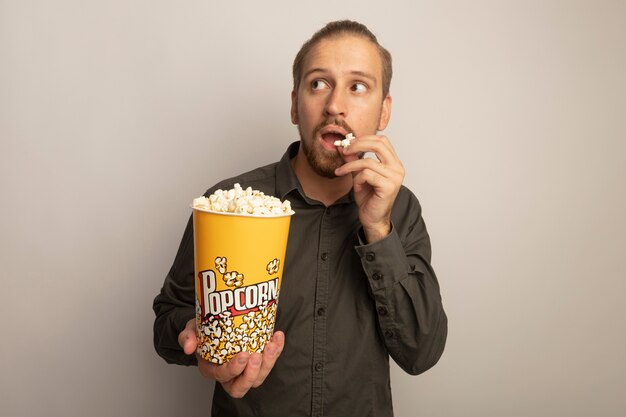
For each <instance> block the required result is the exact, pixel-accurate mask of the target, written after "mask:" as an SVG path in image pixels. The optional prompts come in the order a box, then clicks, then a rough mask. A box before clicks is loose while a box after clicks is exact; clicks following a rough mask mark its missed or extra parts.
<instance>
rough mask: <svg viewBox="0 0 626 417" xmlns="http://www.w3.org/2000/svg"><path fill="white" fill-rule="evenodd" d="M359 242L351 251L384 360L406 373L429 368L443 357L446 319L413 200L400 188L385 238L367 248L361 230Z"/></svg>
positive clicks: (410, 194)
mask: <svg viewBox="0 0 626 417" xmlns="http://www.w3.org/2000/svg"><path fill="white" fill-rule="evenodd" d="M359 240H360V246H357V247H356V251H357V253H358V255H359V256H360V258H361V264H362V265H363V269H364V271H365V273H366V275H367V277H368V281H369V287H370V292H371V295H372V297H373V300H374V303H375V309H376V312H377V316H378V327H379V330H380V333H381V337H382V339H383V341H384V343H385V346H386V348H387V351H388V353H389V355H390V356H391V357H392V358H393V359H394V361H395V362H396V363H397V364H398V365H399V366H400V367H401V368H402V369H403V370H404V371H405V372H407V373H409V374H412V375H417V374H420V373H422V372H424V371H426V370H428V369H430V368H431V367H432V366H434V365H435V364H436V363H437V361H438V360H439V358H440V357H441V355H442V353H443V350H444V346H445V343H446V337H447V330H448V320H447V317H446V314H445V312H444V310H443V305H442V301H441V294H440V289H439V283H438V281H437V277H436V276H435V272H434V271H433V268H432V266H431V264H430V258H431V248H430V238H429V236H428V233H427V231H426V225H425V224H424V220H423V218H422V213H421V207H420V205H419V202H418V201H417V198H416V197H415V196H414V195H413V194H412V193H411V192H410V191H409V190H408V189H406V188H404V187H403V189H402V191H401V193H400V194H399V195H398V198H396V203H395V205H394V210H393V213H392V230H391V233H390V234H389V235H388V236H387V237H385V238H384V239H382V240H380V241H378V242H375V243H372V244H367V243H366V240H365V236H364V234H363V231H362V230H361V232H360V233H359Z"/></svg>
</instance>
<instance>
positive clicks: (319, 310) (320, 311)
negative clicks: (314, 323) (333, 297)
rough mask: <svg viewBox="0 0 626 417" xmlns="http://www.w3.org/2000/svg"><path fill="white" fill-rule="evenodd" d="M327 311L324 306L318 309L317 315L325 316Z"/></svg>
mask: <svg viewBox="0 0 626 417" xmlns="http://www.w3.org/2000/svg"><path fill="white" fill-rule="evenodd" d="M325 313H326V309H325V308H324V307H320V308H318V309H317V315H318V316H323V315H324V314H325Z"/></svg>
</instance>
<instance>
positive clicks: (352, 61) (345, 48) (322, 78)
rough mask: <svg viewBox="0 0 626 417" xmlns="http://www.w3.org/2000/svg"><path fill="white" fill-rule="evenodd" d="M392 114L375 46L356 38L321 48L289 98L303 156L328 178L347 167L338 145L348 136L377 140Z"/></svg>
mask: <svg viewBox="0 0 626 417" xmlns="http://www.w3.org/2000/svg"><path fill="white" fill-rule="evenodd" d="M390 110H391V97H389V96H388V97H385V98H384V100H383V96H382V62H381V58H380V55H379V53H378V49H377V48H376V45H374V44H373V43H371V42H370V41H369V40H367V39H365V38H362V37H357V36H352V35H345V36H340V37H337V38H331V39H324V40H322V41H320V42H318V43H317V44H316V45H315V46H314V47H313V48H312V49H311V50H310V51H309V53H308V54H307V56H306V57H305V59H304V65H303V67H302V78H301V79H300V85H299V86H298V90H297V91H294V92H292V94H291V121H292V122H293V123H294V124H297V125H298V131H299V132H300V139H301V144H302V146H301V148H302V151H303V153H304V155H305V156H306V160H307V161H308V163H309V165H311V167H312V168H313V170H314V171H315V172H316V173H317V174H319V175H321V176H324V177H328V178H334V177H335V174H334V171H335V169H336V168H338V167H339V166H341V165H343V163H344V162H343V159H342V157H341V155H340V154H339V151H338V150H337V147H336V146H335V145H334V142H335V141H336V140H341V139H343V138H344V137H345V136H346V134H348V133H353V134H354V136H356V137H359V136H363V135H373V134H376V132H377V131H378V130H383V129H384V128H385V127H386V126H387V122H388V121H389V115H390Z"/></svg>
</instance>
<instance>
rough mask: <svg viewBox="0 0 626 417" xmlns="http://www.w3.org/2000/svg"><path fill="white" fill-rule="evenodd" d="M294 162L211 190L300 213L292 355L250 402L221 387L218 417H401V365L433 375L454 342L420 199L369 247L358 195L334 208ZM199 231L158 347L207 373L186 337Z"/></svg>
mask: <svg viewBox="0 0 626 417" xmlns="http://www.w3.org/2000/svg"><path fill="white" fill-rule="evenodd" d="M298 145H299V143H298V142H296V143H293V144H292V145H291V146H290V147H289V149H288V150H287V152H286V153H285V155H284V156H283V158H282V159H281V160H280V161H279V162H277V163H274V164H271V165H268V166H265V167H261V168H258V169H255V170H253V171H250V172H248V173H245V174H242V175H240V176H237V177H235V178H231V179H229V180H226V181H222V182H220V183H219V184H217V185H215V187H212V188H211V189H209V190H208V191H207V192H206V194H205V195H209V194H211V193H212V192H213V191H214V190H216V189H218V188H221V189H230V188H232V187H233V185H234V184H235V183H240V184H241V185H242V186H243V187H244V188H246V187H248V186H250V187H252V188H253V189H258V190H260V191H263V192H264V193H265V194H267V195H273V196H276V197H279V198H280V199H281V200H282V199H288V200H289V201H290V202H291V205H292V208H293V209H294V211H295V215H294V216H292V220H291V228H290V232H289V239H288V245H287V254H286V257H285V263H284V272H283V277H282V284H281V289H280V300H279V304H278V313H277V319H276V326H275V329H276V330H282V331H284V332H285V347H284V350H283V352H282V354H281V356H280V357H279V358H278V360H277V362H276V365H275V366H274V369H273V370H272V371H271V373H270V374H269V376H268V377H267V379H266V380H265V382H264V383H263V384H262V385H261V386H260V387H258V388H254V389H251V390H250V391H249V392H248V393H247V394H246V395H245V397H244V398H242V399H233V398H231V397H230V396H229V395H228V394H227V393H226V392H225V391H224V390H223V388H222V387H221V385H220V384H219V383H218V384H216V387H215V393H214V397H213V410H212V415H213V416H220V417H229V416H233V417H234V416H238V417H243V416H268V417H269V416H272V417H277V416H312V417H322V416H329V417H331V416H332V417H334V416H336V417H347V416H358V417H364V416H392V415H393V410H392V403H391V388H390V376H389V356H391V357H392V358H393V359H394V360H395V361H396V363H397V364H398V365H399V366H400V367H401V368H402V369H404V370H405V371H406V372H408V373H410V374H419V373H421V372H424V371H425V370H427V369H429V368H430V367H432V366H433V365H434V364H435V363H436V362H437V361H438V360H439V357H440V356H441V354H442V352H443V349H444V345H445V341H446V335H447V318H446V315H445V313H444V310H443V307H442V303H441V296H440V291H439V284H438V282H437V278H436V277H435V274H434V272H433V269H432V267H431V265H430V256H431V250H430V239H429V237H428V233H427V232H426V227H425V225H424V221H423V219H422V216H421V208H420V205H419V203H418V201H417V199H416V198H415V196H414V195H413V194H412V193H411V192H410V191H409V190H408V189H407V188H405V187H404V186H403V187H402V188H401V190H400V192H399V194H398V196H397V198H396V201H395V203H394V208H393V211H392V231H391V233H390V234H389V235H388V236H387V237H386V238H384V239H382V240H380V241H378V242H376V243H373V244H367V243H366V242H365V237H364V235H363V232H362V229H361V224H360V222H359V218H358V212H357V207H356V204H355V202H354V199H353V196H352V193H350V194H348V195H346V196H344V197H343V198H341V199H340V200H338V201H337V202H335V203H334V204H333V205H331V206H329V207H326V206H324V204H322V203H320V202H318V201H315V200H312V199H310V198H308V197H307V196H306V195H305V194H304V192H303V190H302V187H301V185H300V183H299V181H298V179H297V177H296V175H295V173H294V172H293V169H292V167H291V164H290V160H291V159H292V158H293V157H294V156H295V155H296V154H297V151H298ZM194 297H195V296H194V262H193V229H192V224H191V221H190V222H189V223H188V225H187V228H186V230H185V233H184V236H183V240H182V242H181V245H180V248H179V250H178V254H177V255H176V258H175V260H174V264H173V266H172V268H171V270H170V271H169V273H168V275H167V277H166V279H165V283H164V285H163V288H162V290H161V293H160V294H159V295H158V296H157V297H156V299H155V300H154V306H153V307H154V311H155V313H156V320H155V323H154V343H155V348H156V350H157V352H158V353H159V355H161V356H162V357H163V358H164V359H165V360H166V361H167V362H169V363H178V364H183V365H193V364H196V363H197V362H196V358H195V356H194V355H189V356H188V355H185V354H184V353H183V352H182V349H181V348H180V346H179V345H178V334H179V333H180V332H181V331H182V330H183V328H184V327H185V324H186V323H187V321H188V320H190V319H192V318H193V317H194V316H195V307H194V306H195V301H194Z"/></svg>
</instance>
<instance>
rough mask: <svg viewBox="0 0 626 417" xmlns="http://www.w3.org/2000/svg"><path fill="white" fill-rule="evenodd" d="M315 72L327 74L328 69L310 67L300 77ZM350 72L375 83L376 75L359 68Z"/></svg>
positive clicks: (304, 77)
mask: <svg viewBox="0 0 626 417" xmlns="http://www.w3.org/2000/svg"><path fill="white" fill-rule="evenodd" d="M316 72H321V73H323V74H327V73H329V72H330V71H328V70H327V69H326V68H319V67H318V68H311V69H310V70H308V71H307V72H305V73H304V75H303V76H302V79H303V80H304V79H306V78H307V77H308V76H309V75H311V74H314V73H316ZM350 74H352V75H358V76H359V77H363V78H367V79H368V80H370V81H371V82H372V83H374V85H376V77H374V76H373V75H371V74H369V73H367V72H364V71H359V70H353V71H350Z"/></svg>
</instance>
